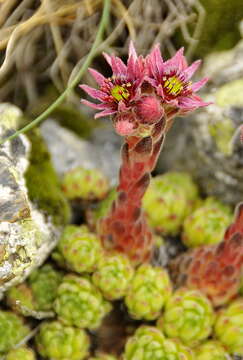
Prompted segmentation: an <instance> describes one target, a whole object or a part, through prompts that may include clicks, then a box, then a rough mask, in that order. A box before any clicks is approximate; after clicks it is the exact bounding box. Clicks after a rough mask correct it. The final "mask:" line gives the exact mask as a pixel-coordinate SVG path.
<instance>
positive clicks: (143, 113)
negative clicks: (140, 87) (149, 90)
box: [136, 95, 164, 124]
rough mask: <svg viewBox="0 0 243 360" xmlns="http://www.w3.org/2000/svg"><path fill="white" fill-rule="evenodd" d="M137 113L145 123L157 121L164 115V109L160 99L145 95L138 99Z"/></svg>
mask: <svg viewBox="0 0 243 360" xmlns="http://www.w3.org/2000/svg"><path fill="white" fill-rule="evenodd" d="M136 113H137V116H138V117H139V119H140V121H142V122H143V123H149V124H152V123H157V122H158V121H159V120H160V119H161V118H162V116H163V115H164V109H163V107H162V106H161V102H160V100H159V99H158V98H157V97H156V96H154V95H151V96H150V95H149V96H143V97H142V98H141V100H139V101H138V103H137V107H136Z"/></svg>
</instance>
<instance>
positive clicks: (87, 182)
mask: <svg viewBox="0 0 243 360" xmlns="http://www.w3.org/2000/svg"><path fill="white" fill-rule="evenodd" d="M62 190H63V192H64V194H65V196H66V197H67V198H68V199H77V198H80V199H83V200H96V199H98V200H101V199H103V198H104V197H105V196H106V194H107V193H108V191H109V181H108V179H107V177H106V176H105V175H104V174H103V173H102V172H101V171H99V170H98V169H85V168H82V167H76V168H74V169H72V170H70V171H68V172H67V173H65V174H64V177H63V180H62Z"/></svg>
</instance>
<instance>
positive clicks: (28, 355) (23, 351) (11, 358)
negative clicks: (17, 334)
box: [5, 346, 36, 360]
mask: <svg viewBox="0 0 243 360" xmlns="http://www.w3.org/2000/svg"><path fill="white" fill-rule="evenodd" d="M5 360H36V356H35V353H34V351H33V350H32V349H30V348H28V347H26V346H21V347H19V348H17V349H12V350H10V351H9V353H7V355H6V358H5Z"/></svg>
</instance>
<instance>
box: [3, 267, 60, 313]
mask: <svg viewBox="0 0 243 360" xmlns="http://www.w3.org/2000/svg"><path fill="white" fill-rule="evenodd" d="M62 278H63V274H62V273H61V272H60V271H57V270H55V269H54V268H53V266H52V265H50V264H45V265H44V266H42V267H41V268H39V269H37V270H34V271H33V272H32V273H31V275H30V276H29V278H28V279H27V281H26V282H25V283H22V284H20V285H16V286H13V287H11V288H10V289H9V290H8V291H7V294H6V295H7V302H8V305H9V306H11V307H12V308H13V309H14V310H15V311H17V312H19V313H20V314H22V315H25V316H33V317H36V318H44V317H49V316H53V313H52V312H51V310H53V302H54V300H55V298H56V295H57V288H58V286H59V285H60V284H61V281H62Z"/></svg>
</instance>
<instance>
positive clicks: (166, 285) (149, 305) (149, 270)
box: [125, 264, 172, 320]
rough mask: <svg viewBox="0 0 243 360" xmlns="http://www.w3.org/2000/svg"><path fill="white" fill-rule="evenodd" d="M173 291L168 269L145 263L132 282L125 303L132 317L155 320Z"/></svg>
mask: <svg viewBox="0 0 243 360" xmlns="http://www.w3.org/2000/svg"><path fill="white" fill-rule="evenodd" d="M171 293H172V285H171V281H170V278H169V276H168V273H167V271H166V270H164V269H162V268H160V267H154V266H152V265H149V264H143V265H141V266H140V267H139V268H138V269H137V270H136V272H135V275H134V277H133V279H132V280H131V282H130V285H129V287H128V290H127V295H126V297H125V303H126V305H127V308H128V311H129V314H130V315H131V317H132V318H134V319H144V320H154V319H156V318H158V317H159V315H160V312H161V310H162V308H163V306H164V305H165V303H166V302H167V301H168V299H169V297H170V296H171Z"/></svg>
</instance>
